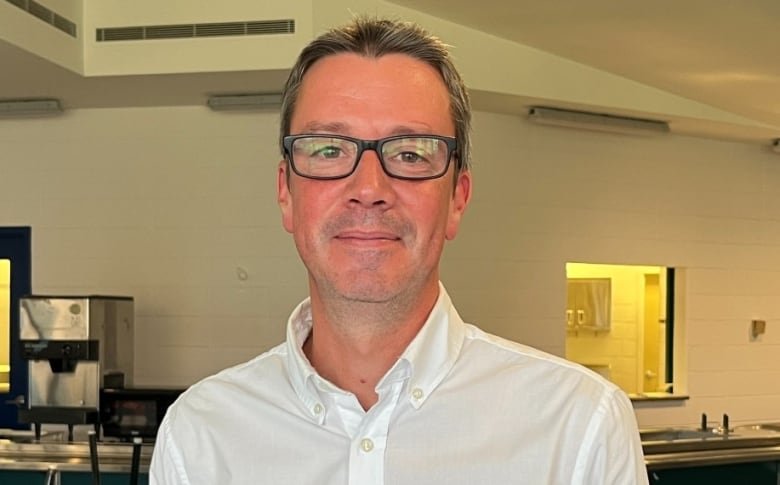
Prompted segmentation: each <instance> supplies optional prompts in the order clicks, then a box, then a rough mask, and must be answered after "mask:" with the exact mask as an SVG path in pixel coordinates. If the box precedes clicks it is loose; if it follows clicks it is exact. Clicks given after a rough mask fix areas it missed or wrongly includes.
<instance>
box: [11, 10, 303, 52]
mask: <svg viewBox="0 0 780 485" xmlns="http://www.w3.org/2000/svg"><path fill="white" fill-rule="evenodd" d="M9 1H10V0H9ZM294 33H295V20H293V19H284V20H257V21H252V22H221V23H210V24H179V25H147V26H142V27H108V28H102V29H97V30H96V37H97V41H98V42H107V41H117V40H156V39H183V38H192V37H222V36H237V35H269V34H294Z"/></svg>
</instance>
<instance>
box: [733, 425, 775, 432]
mask: <svg viewBox="0 0 780 485" xmlns="http://www.w3.org/2000/svg"><path fill="white" fill-rule="evenodd" d="M734 430H735V431H740V430H750V431H768V432H773V433H780V423H761V424H750V425H745V426H737V427H736V428H734Z"/></svg>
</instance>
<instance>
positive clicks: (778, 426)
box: [640, 423, 780, 470]
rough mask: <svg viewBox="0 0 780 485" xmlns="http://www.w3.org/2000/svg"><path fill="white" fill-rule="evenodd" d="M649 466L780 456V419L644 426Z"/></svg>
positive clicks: (670, 466)
mask: <svg viewBox="0 0 780 485" xmlns="http://www.w3.org/2000/svg"><path fill="white" fill-rule="evenodd" d="M640 435H641V436H642V448H643V450H644V453H645V463H646V465H647V468H648V470H661V469H668V468H683V467H694V466H705V465H725V464H731V463H748V462H756V461H771V460H780V423H764V424H755V425H743V426H737V427H735V428H733V429H730V430H729V431H728V432H724V431H723V430H722V429H720V430H719V429H714V430H713V429H709V430H704V431H702V430H700V429H696V428H693V427H691V428H665V429H642V430H640Z"/></svg>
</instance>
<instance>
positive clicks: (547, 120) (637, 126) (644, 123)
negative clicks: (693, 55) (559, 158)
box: [528, 107, 669, 135]
mask: <svg viewBox="0 0 780 485" xmlns="http://www.w3.org/2000/svg"><path fill="white" fill-rule="evenodd" d="M528 119H530V120H531V121H534V122H536V123H540V124H543V125H553V126H564V127H567V128H581V129H585V130H596V131H607V132H610V133H623V134H631V135H652V134H665V133H669V124H668V123H667V122H665V121H657V120H649V119H643V118H629V117H625V116H617V115H610V114H603V113H589V112H587V111H572V110H567V109H560V108H545V107H533V108H531V109H530V110H529V111H528Z"/></svg>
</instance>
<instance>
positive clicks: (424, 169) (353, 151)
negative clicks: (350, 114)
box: [291, 136, 449, 178]
mask: <svg viewBox="0 0 780 485" xmlns="http://www.w3.org/2000/svg"><path fill="white" fill-rule="evenodd" d="M378 150H379V156H380V159H381V161H382V164H383V165H384V167H385V170H387V172H388V173H390V174H391V175H396V176H399V177H404V178H430V177H436V176H439V175H441V174H443V173H444V171H446V169H447V162H448V155H449V153H448V148H447V143H446V142H445V141H444V140H441V139H438V138H433V137H402V138H391V139H386V140H381V141H380V142H379V146H378ZM359 152H360V146H359V144H358V142H356V141H354V140H350V139H344V138H335V137H329V136H305V137H301V138H297V139H296V140H295V141H294V142H293V145H292V153H291V155H292V159H293V163H294V165H295V168H296V169H297V171H298V172H299V173H300V174H301V175H304V176H310V177H321V178H336V177H341V176H346V175H348V174H350V173H351V172H352V171H353V170H354V168H355V165H356V164H357V163H358V159H359V156H360V155H361V154H360V153H359Z"/></svg>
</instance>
